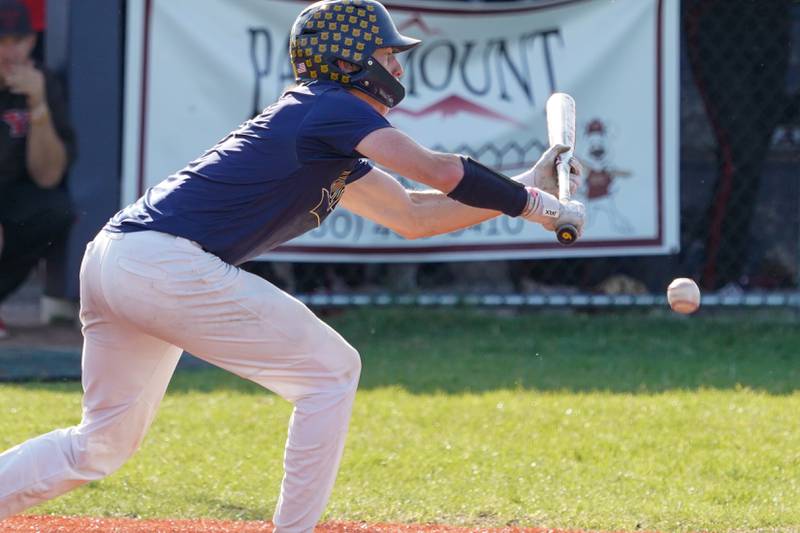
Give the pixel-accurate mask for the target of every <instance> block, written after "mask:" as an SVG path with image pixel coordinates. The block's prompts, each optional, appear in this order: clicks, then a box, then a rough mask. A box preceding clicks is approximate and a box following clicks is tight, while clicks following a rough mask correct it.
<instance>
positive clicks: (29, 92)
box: [3, 62, 45, 109]
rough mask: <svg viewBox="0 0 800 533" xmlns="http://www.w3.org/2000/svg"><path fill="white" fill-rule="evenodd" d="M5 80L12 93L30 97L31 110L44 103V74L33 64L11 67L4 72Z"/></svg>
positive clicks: (29, 105)
mask: <svg viewBox="0 0 800 533" xmlns="http://www.w3.org/2000/svg"><path fill="white" fill-rule="evenodd" d="M3 78H4V79H5V82H6V84H7V85H8V89H9V90H10V91H11V92H12V93H14V94H24V95H25V96H27V97H28V107H29V108H30V109H34V108H35V107H36V106H38V105H39V104H42V103H44V100H45V88H44V74H43V73H42V71H41V70H39V69H37V68H36V67H35V66H33V62H27V63H23V64H22V65H11V66H10V67H8V69H7V71H6V72H3Z"/></svg>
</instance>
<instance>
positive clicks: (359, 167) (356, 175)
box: [347, 159, 373, 183]
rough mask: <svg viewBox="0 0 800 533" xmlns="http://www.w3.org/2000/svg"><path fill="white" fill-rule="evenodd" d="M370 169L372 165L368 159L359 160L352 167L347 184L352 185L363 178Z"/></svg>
mask: <svg viewBox="0 0 800 533" xmlns="http://www.w3.org/2000/svg"><path fill="white" fill-rule="evenodd" d="M372 168H373V167H372V163H370V162H369V160H368V159H359V160H358V161H357V162H356V164H355V166H353V171H352V172H351V173H350V175H349V176H347V183H353V182H354V181H356V180H359V179H361V178H363V177H364V176H365V175H366V174H367V172H369V171H370V170H372Z"/></svg>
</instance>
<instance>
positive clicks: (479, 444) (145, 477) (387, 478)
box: [0, 308, 800, 531]
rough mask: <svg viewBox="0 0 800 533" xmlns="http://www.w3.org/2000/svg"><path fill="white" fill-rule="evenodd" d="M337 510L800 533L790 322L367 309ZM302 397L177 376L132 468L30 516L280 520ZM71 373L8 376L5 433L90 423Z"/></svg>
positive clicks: (387, 516) (454, 521)
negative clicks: (24, 379)
mask: <svg viewBox="0 0 800 533" xmlns="http://www.w3.org/2000/svg"><path fill="white" fill-rule="evenodd" d="M328 321H329V322H330V323H331V324H332V325H334V327H336V328H337V329H338V330H339V331H340V332H341V333H342V334H343V335H344V336H345V337H346V338H347V339H348V340H350V341H351V343H352V344H353V345H354V346H356V347H357V348H358V349H359V350H360V352H361V354H362V359H363V363H364V368H363V374H362V380H361V386H360V388H359V392H358V395H357V398H356V404H355V407H354V412H353V420H352V423H351V429H350V434H349V438H348V442H347V447H346V449H345V455H344V458H343V462H342V467H341V470H340V474H339V477H338V480H337V484H336V487H335V488H334V493H333V496H332V498H331V501H330V504H329V506H328V509H327V512H326V515H325V517H324V518H325V519H327V520H364V521H368V522H393V523H412V522H413V523H428V522H434V523H441V524H451V525H467V526H480V527H493V526H494V527H499V526H505V525H519V526H530V527H534V526H536V527H552V528H584V529H594V530H607V531H610V530H626V531H635V530H649V531H653V530H659V531H699V530H706V531H729V530H736V531H757V530H758V531H796V530H798V529H800V428H799V427H798V417H799V416H800V415H799V413H800V328H799V327H798V326H800V321H798V319H797V318H796V317H794V316H773V315H770V316H764V317H754V316H752V315H751V314H750V315H744V314H742V315H735V316H734V315H725V316H713V315H711V316H707V315H702V314H701V315H700V316H694V317H691V318H689V319H683V318H680V317H676V316H674V315H665V314H661V313H658V314H649V313H643V312H632V313H615V314H581V313H564V314H558V313H530V314H508V315H501V314H497V313H490V312H481V311H475V310H466V309H452V310H435V309H428V310H426V309H412V308H409V309H393V310H392V309H365V310H360V311H348V312H346V313H343V314H341V315H337V316H335V317H331V318H329V319H328ZM289 414H290V406H289V404H287V403H286V402H284V401H283V400H281V399H280V398H278V397H276V396H274V395H272V394H271V393H268V392H265V391H263V390H261V389H259V388H258V387H256V386H254V385H252V384H250V383H248V382H245V381H243V380H241V379H239V378H237V377H235V376H231V375H229V374H226V373H224V372H222V371H217V370H199V371H183V372H179V373H178V374H177V375H176V377H175V378H174V380H173V382H172V384H171V386H170V389H169V391H168V393H167V397H166V398H165V400H164V403H163V404H162V408H161V411H160V413H159V416H158V418H157V419H156V422H155V423H154V425H153V428H152V430H151V431H150V433H149V434H148V436H147V438H146V439H145V442H144V444H143V446H142V448H141V450H140V451H139V452H138V453H137V454H136V455H135V456H134V458H133V459H132V460H131V461H129V462H128V463H127V464H126V465H125V466H124V467H123V468H122V469H121V470H120V471H119V472H117V473H116V474H114V475H112V476H111V477H109V478H107V479H105V480H103V481H100V482H97V483H92V484H90V485H88V486H87V487H84V488H81V489H79V490H77V491H74V492H72V493H70V494H68V495H65V496H63V497H61V498H59V499H57V500H54V501H52V502H49V503H47V504H44V505H41V506H39V507H37V508H35V509H33V510H32V512H35V513H39V514H42V513H53V514H67V515H93V516H120V517H147V518H152V517H175V518H200V517H213V518H225V519H251V520H252V519H269V518H270V517H271V513H272V511H273V506H274V503H275V499H276V497H277V491H278V486H279V483H280V479H281V475H282V471H281V459H282V452H283V443H284V439H285V436H286V424H287V421H288V417H289ZM79 415H80V386H79V384H78V383H58V384H42V383H29V384H14V385H12V384H3V385H0V427H2V432H0V448H3V449H4V448H7V447H10V446H12V445H13V444H16V443H18V442H21V441H22V440H24V439H26V438H29V437H32V436H34V435H37V434H39V433H42V432H46V431H49V430H51V429H53V428H55V427H61V426H66V425H71V424H74V423H76V422H77V421H78V420H79Z"/></svg>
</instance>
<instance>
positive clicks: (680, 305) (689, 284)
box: [667, 278, 700, 315]
mask: <svg viewBox="0 0 800 533" xmlns="http://www.w3.org/2000/svg"><path fill="white" fill-rule="evenodd" d="M667 301H668V302H669V306H670V307H671V308H672V310H673V311H675V312H676V313H681V314H683V315H688V314H690V313H694V312H695V311H697V308H698V307H700V289H699V288H698V287H697V283H695V282H694V281H692V280H690V279H689V278H676V279H674V280H672V283H670V284H669V287H667Z"/></svg>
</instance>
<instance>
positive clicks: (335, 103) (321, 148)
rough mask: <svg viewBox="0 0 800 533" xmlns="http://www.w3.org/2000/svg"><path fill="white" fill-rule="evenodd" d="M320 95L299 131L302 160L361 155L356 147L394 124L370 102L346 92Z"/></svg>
mask: <svg viewBox="0 0 800 533" xmlns="http://www.w3.org/2000/svg"><path fill="white" fill-rule="evenodd" d="M332 93H333V94H331V93H330V92H329V93H325V94H323V95H320V96H319V100H318V101H317V102H316V104H315V105H314V109H313V110H312V111H311V112H309V114H308V115H307V116H306V118H305V120H304V121H303V125H302V127H301V128H300V131H299V139H298V141H299V143H298V145H299V149H300V153H299V154H298V155H300V157H301V158H302V159H307V158H310V159H320V158H326V157H329V158H336V157H360V155H359V154H358V153H357V152H356V146H358V143H360V142H361V140H362V139H364V137H366V136H367V135H369V134H370V133H372V132H373V131H375V130H379V129H382V128H389V127H391V124H389V121H388V120H386V119H385V118H384V117H383V116H381V114H380V113H378V112H377V111H375V110H374V109H373V108H372V107H370V106H369V104H367V103H366V102H364V101H362V100H359V99H358V98H356V97H355V96H353V95H352V94H350V93H348V92H346V91H332Z"/></svg>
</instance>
